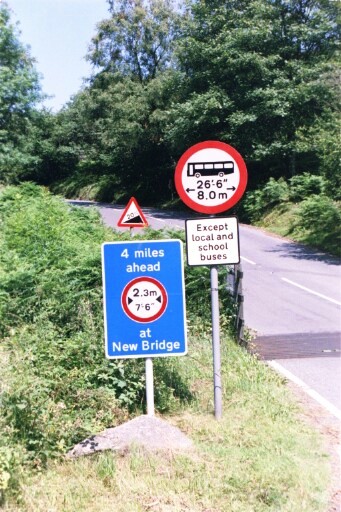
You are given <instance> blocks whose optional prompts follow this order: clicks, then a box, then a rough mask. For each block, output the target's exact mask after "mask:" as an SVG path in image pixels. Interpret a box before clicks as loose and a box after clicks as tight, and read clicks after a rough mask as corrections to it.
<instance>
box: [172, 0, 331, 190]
mask: <svg viewBox="0 0 341 512" xmlns="http://www.w3.org/2000/svg"><path fill="white" fill-rule="evenodd" d="M336 15H337V9H336V5H334V6H333V5H330V2H327V1H323V0H320V1H318V0H252V1H249V0H248V1H246V0H224V1H221V0H219V1H218V0H205V1H200V0H192V1H190V2H188V9H187V13H186V16H185V17H184V22H185V25H184V28H183V35H182V37H181V38H180V39H179V41H178V43H177V49H176V53H177V57H178V62H179V66H180V69H181V70H182V71H183V73H184V75H185V77H186V79H185V81H184V82H185V83H186V87H187V88H188V95H187V98H186V100H185V101H181V102H179V103H178V104H176V105H174V107H173V111H172V116H171V119H170V123H169V131H168V134H169V138H170V140H171V141H172V142H173V144H175V146H176V147H178V148H180V149H181V150H182V149H183V148H184V147H186V146H187V147H188V145H190V144H191V143H194V142H197V141H198V140H204V139H208V138H213V137H214V138H219V139H221V140H224V141H226V142H230V143H232V145H236V146H237V147H238V148H239V149H240V151H241V152H242V153H243V154H244V155H245V157H246V158H247V160H248V163H249V164H250V165H251V167H252V168H253V169H257V170H260V169H262V171H263V172H264V170H265V169H266V171H265V172H264V176H263V179H267V178H268V177H269V176H271V175H273V176H275V177H279V176H281V175H290V174H294V173H295V172H298V171H301V170H306V169H303V168H304V166H305V165H306V156H307V155H306V154H303V153H300V151H299V146H298V143H297V133H298V131H300V130H302V128H307V127H310V126H312V125H314V123H316V122H317V120H318V119H319V118H320V117H321V116H322V115H324V112H325V111H326V109H328V108H329V104H330V102H332V101H333V98H334V97H335V96H334V94H333V91H332V88H331V87H330V86H329V84H328V74H329V73H330V72H331V70H332V64H331V62H332V59H333V55H334V54H335V47H336V42H337V24H336ZM181 141H182V143H181ZM181 146H182V147H181ZM309 151H310V153H311V152H313V145H312V141H311V145H310V148H309ZM311 158H312V157H311ZM311 158H310V161H311ZM314 159H315V160H314V161H315V164H316V165H318V161H317V159H316V155H315V157H314ZM256 179H257V181H259V175H258V176H257V178H256ZM251 181H252V176H251Z"/></svg>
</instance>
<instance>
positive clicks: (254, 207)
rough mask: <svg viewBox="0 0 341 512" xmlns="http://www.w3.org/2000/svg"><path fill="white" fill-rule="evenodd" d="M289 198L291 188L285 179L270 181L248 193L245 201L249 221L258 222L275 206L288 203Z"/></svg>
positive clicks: (272, 179)
mask: <svg viewBox="0 0 341 512" xmlns="http://www.w3.org/2000/svg"><path fill="white" fill-rule="evenodd" d="M288 198H289V187H288V184H287V182H286V181H285V179H284V178H280V179H279V180H277V181H276V180H275V179H274V178H270V180H269V181H268V182H267V183H266V184H265V185H264V186H263V187H262V188H259V189H257V190H254V191H251V192H248V193H247V194H246V197H245V199H244V201H243V205H242V206H243V210H245V213H246V216H247V218H248V220H250V221H251V222H256V221H257V220H259V219H260V218H261V217H262V215H264V214H265V213H267V212H268V211H269V210H270V209H271V208H273V207H274V206H276V205H278V204H280V203H283V202H285V201H287V200H288Z"/></svg>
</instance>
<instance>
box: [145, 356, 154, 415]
mask: <svg viewBox="0 0 341 512" xmlns="http://www.w3.org/2000/svg"><path fill="white" fill-rule="evenodd" d="M145 368H146V400H147V415H148V416H154V376H153V359H152V358H151V357H147V359H146V366H145Z"/></svg>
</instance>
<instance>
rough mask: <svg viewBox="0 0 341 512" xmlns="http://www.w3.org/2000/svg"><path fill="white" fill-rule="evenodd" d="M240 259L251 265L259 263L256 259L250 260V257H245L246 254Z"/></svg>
mask: <svg viewBox="0 0 341 512" xmlns="http://www.w3.org/2000/svg"><path fill="white" fill-rule="evenodd" d="M240 259H241V260H244V261H246V262H247V263H250V264H251V265H257V263H256V262H255V261H252V260H249V259H248V258H245V257H244V256H241V257H240Z"/></svg>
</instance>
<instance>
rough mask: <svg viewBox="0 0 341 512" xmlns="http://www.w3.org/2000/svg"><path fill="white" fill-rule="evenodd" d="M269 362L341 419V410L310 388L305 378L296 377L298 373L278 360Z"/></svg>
mask: <svg viewBox="0 0 341 512" xmlns="http://www.w3.org/2000/svg"><path fill="white" fill-rule="evenodd" d="M268 364H269V366H271V368H273V369H274V370H275V371H277V372H278V373H280V374H282V375H283V376H284V377H286V378H287V379H288V380H291V381H292V382H294V383H295V384H297V385H298V386H299V387H300V388H301V389H302V390H303V391H304V392H305V393H307V395H309V396H311V398H313V399H314V400H315V401H316V402H318V403H319V404H320V405H322V407H324V408H325V409H327V411H328V412H330V413H331V414H332V415H333V416H335V417H336V418H337V419H338V420H341V411H340V410H339V409H338V408H337V407H335V405H333V404H331V403H330V402H329V401H328V400H326V399H325V398H323V396H321V395H320V394H319V393H318V392H317V391H315V390H314V389H312V388H310V387H309V386H308V385H307V384H306V383H305V382H303V380H301V379H299V378H298V377H296V375H294V374H293V373H291V372H290V371H289V370H287V369H286V368H284V367H283V366H282V365H281V364H279V363H277V361H268Z"/></svg>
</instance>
